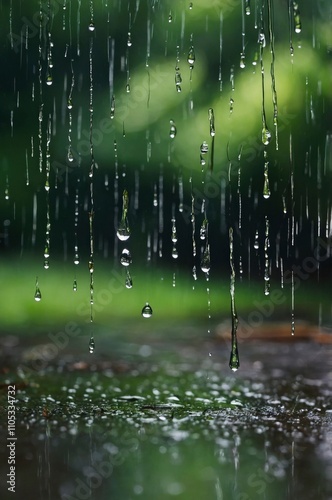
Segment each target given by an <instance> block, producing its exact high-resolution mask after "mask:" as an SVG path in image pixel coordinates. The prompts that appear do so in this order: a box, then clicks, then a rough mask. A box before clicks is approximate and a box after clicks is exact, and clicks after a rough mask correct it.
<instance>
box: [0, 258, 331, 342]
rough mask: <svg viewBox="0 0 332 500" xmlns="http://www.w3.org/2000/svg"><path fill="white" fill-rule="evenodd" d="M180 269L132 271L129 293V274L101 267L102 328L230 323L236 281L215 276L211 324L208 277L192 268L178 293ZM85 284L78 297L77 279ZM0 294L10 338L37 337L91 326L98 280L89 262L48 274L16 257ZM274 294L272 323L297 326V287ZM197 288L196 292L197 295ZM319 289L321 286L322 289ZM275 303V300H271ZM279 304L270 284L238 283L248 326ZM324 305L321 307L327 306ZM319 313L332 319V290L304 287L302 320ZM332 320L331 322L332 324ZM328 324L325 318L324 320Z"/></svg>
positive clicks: (58, 265)
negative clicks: (146, 310)
mask: <svg viewBox="0 0 332 500" xmlns="http://www.w3.org/2000/svg"><path fill="white" fill-rule="evenodd" d="M174 269H175V268H165V267H162V266H157V267H154V266H153V265H152V266H151V267H150V268H148V267H147V268H146V267H144V266H143V267H141V268H140V269H136V268H135V266H134V267H133V268H132V269H131V270H130V271H131V274H132V278H133V288H132V289H127V288H126V287H125V269H124V268H121V267H119V266H117V267H114V264H112V263H111V262H109V263H107V262H106V261H105V260H101V261H99V262H98V260H97V261H96V264H95V275H94V305H93V316H94V323H95V324H96V326H106V327H108V328H109V329H110V330H112V327H114V328H115V327H116V326H118V325H126V324H128V325H131V326H134V327H135V326H136V327H137V328H139V329H142V330H144V329H146V330H149V329H155V330H156V331H157V330H158V328H159V327H160V326H162V327H163V329H165V327H167V325H168V326H169V328H170V329H171V328H172V325H179V324H181V323H183V324H187V325H188V324H189V325H193V326H198V325H199V326H200V327H201V326H202V325H205V326H206V328H209V327H210V326H211V327H212V328H213V327H214V326H215V325H216V324H217V323H218V322H221V321H225V320H230V295H229V275H225V274H222V273H218V271H215V272H214V271H213V270H212V271H211V277H210V281H209V289H210V301H211V306H210V313H211V320H209V319H208V294H207V289H206V288H207V282H206V279H205V276H204V275H203V273H199V274H198V280H197V281H195V282H194V280H193V278H192V276H191V273H190V270H189V268H188V269H187V270H186V269H180V270H179V271H177V272H176V273H175V279H176V286H175V287H174V286H173V272H174ZM75 271H77V273H76V279H77V284H78V290H77V292H73V289H72V286H73V280H74V273H75ZM36 276H38V281H39V287H40V290H41V294H42V300H41V301H40V302H36V301H35V300H34V293H35V279H36ZM0 277H1V281H2V283H3V286H2V287H1V289H0V301H1V305H2V311H3V314H2V321H1V330H2V331H7V332H8V331H9V332H10V331H17V332H22V333H23V332H25V333H26V334H34V333H36V332H37V331H40V330H46V329H57V328H60V327H62V326H63V325H64V324H66V323H67V322H69V321H74V322H76V323H78V324H80V325H84V324H86V325H89V323H90V303H89V300H90V290H89V287H90V275H89V271H88V269H87V266H84V265H83V263H82V264H81V265H80V266H77V267H76V268H75V267H74V265H73V264H71V263H65V262H63V261H62V262H61V261H57V260H54V262H51V267H50V269H48V270H44V269H43V268H42V266H41V262H40V260H37V259H30V258H26V259H15V258H10V259H8V260H3V261H2V262H1V263H0ZM271 284H272V288H271V292H272V291H273V290H274V289H276V290H280V293H282V296H283V302H282V303H281V304H280V305H276V304H274V305H273V313H272V314H270V315H266V316H265V317H264V319H265V320H266V321H273V320H276V321H280V320H281V319H282V321H284V322H287V318H289V321H290V305H291V294H290V285H286V284H285V288H284V289H283V290H281V289H280V284H279V282H276V280H275V279H273V278H272V281H271ZM193 285H194V286H195V288H194V289H193ZM318 285H319V284H318ZM270 297H271V296H270ZM146 302H149V303H150V305H151V307H152V309H153V316H152V318H151V319H144V318H142V316H141V310H142V308H143V306H144V305H145V303H146ZM269 302H270V304H271V303H272V302H271V299H270V298H269V297H266V296H264V282H263V278H262V279H261V281H257V280H255V281H251V282H248V281H247V280H244V281H243V282H242V283H241V282H240V281H239V280H237V283H236V306H237V312H238V315H239V317H240V319H243V320H247V318H248V315H249V314H250V312H252V311H257V310H258V311H259V310H261V308H264V307H265V306H264V304H265V305H266V304H267V303H269ZM319 304H321V306H319ZM319 307H321V311H323V316H324V314H325V320H327V321H328V319H329V317H330V304H329V293H328V290H327V289H326V288H325V287H323V286H322V285H321V286H317V285H316V284H315V283H313V282H310V280H308V281H303V282H301V283H300V287H299V289H298V290H297V291H296V293H295V316H296V319H297V320H299V319H305V320H307V321H309V322H312V323H315V322H317V321H318V315H319ZM326 318H327V319H326ZM323 320H324V318H323Z"/></svg>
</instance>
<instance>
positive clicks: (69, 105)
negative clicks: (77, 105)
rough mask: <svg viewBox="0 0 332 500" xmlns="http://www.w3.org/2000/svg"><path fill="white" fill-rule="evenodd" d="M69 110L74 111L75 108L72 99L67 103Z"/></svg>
mask: <svg viewBox="0 0 332 500" xmlns="http://www.w3.org/2000/svg"><path fill="white" fill-rule="evenodd" d="M67 108H68V109H72V108H73V103H72V100H71V99H70V98H69V99H68V102H67Z"/></svg>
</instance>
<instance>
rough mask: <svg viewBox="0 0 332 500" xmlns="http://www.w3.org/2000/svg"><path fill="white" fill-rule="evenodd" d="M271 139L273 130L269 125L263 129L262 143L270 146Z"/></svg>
mask: <svg viewBox="0 0 332 500" xmlns="http://www.w3.org/2000/svg"><path fill="white" fill-rule="evenodd" d="M270 141H271V132H270V131H269V129H268V128H267V127H263V129H262V143H263V144H264V146H268V145H269V144H270Z"/></svg>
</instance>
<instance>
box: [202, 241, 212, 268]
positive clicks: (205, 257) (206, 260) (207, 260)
mask: <svg viewBox="0 0 332 500" xmlns="http://www.w3.org/2000/svg"><path fill="white" fill-rule="evenodd" d="M201 269H202V271H203V273H208V272H209V271H210V245H208V244H207V245H206V247H205V250H204V254H203V258H202V261H201Z"/></svg>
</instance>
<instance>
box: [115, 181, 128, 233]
mask: <svg viewBox="0 0 332 500" xmlns="http://www.w3.org/2000/svg"><path fill="white" fill-rule="evenodd" d="M128 208H129V195H128V191H127V190H126V189H125V190H124V191H123V195H122V215H121V220H120V224H119V226H118V230H117V233H116V234H117V237H118V238H119V240H120V241H127V240H128V238H129V237H130V227H129V222H128V217H127V214H128Z"/></svg>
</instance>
